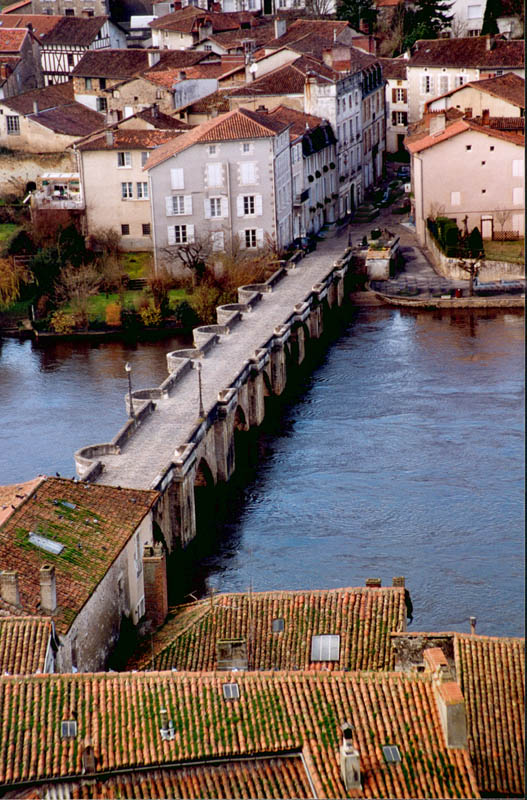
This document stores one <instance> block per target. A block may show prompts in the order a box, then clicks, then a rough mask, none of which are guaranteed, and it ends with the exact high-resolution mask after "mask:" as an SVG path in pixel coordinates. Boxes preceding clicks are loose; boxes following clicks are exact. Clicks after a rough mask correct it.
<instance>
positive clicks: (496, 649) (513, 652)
mask: <svg viewBox="0 0 527 800" xmlns="http://www.w3.org/2000/svg"><path fill="white" fill-rule="evenodd" d="M454 652H455V660H456V669H457V677H458V681H459V682H460V685H461V688H462V691H463V694H464V697H465V704H466V711H467V726H468V734H469V751H470V755H471V758H472V761H473V764H474V768H475V772H476V777H477V781H478V786H479V789H480V791H481V792H486V793H487V796H496V795H500V796H506V797H510V796H511V795H518V796H524V794H525V705H524V704H525V640H524V639H502V638H491V637H489V636H463V635H461V634H457V635H456V636H455V638H454Z"/></svg>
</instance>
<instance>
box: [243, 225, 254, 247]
mask: <svg viewBox="0 0 527 800" xmlns="http://www.w3.org/2000/svg"><path fill="white" fill-rule="evenodd" d="M245 247H251V248H252V247H256V228H247V230H246V231H245Z"/></svg>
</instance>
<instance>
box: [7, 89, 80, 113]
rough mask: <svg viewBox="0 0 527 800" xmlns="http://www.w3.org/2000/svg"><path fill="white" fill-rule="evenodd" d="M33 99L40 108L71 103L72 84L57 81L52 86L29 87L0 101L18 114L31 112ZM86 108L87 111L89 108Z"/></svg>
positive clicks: (72, 99) (72, 100) (72, 98)
mask: <svg viewBox="0 0 527 800" xmlns="http://www.w3.org/2000/svg"><path fill="white" fill-rule="evenodd" d="M35 101H36V102H37V103H38V107H39V109H41V110H44V109H49V108H56V107H57V106H63V105H65V104H67V103H73V102H74V95H73V86H72V84H71V83H58V84H55V85H54V86H43V87H41V88H40V89H29V91H27V92H22V94H17V95H16V96H15V97H5V98H2V100H0V103H2V104H3V105H6V106H8V107H9V108H10V109H12V110H13V111H17V112H18V113H19V114H32V113H33V103H34V102H35ZM87 110H88V111H89V110H90V109H87Z"/></svg>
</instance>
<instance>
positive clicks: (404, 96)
mask: <svg viewBox="0 0 527 800" xmlns="http://www.w3.org/2000/svg"><path fill="white" fill-rule="evenodd" d="M407 102H408V90H407V89H403V103H407Z"/></svg>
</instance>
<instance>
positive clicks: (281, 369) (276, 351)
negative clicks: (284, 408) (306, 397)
mask: <svg viewBox="0 0 527 800" xmlns="http://www.w3.org/2000/svg"><path fill="white" fill-rule="evenodd" d="M275 333H276V334H277V336H276V337H275V338H274V339H273V343H272V345H271V375H270V378H271V387H272V390H273V394H275V395H277V396H279V395H281V394H282V392H283V391H284V389H285V385H286V382H287V369H286V364H287V358H286V349H285V343H286V340H287V339H288V337H289V330H288V329H285V330H284V329H283V326H281V327H280V328H275Z"/></svg>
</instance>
